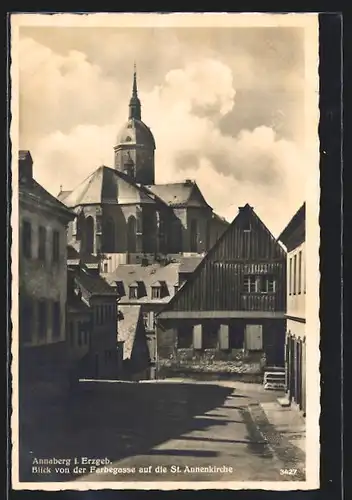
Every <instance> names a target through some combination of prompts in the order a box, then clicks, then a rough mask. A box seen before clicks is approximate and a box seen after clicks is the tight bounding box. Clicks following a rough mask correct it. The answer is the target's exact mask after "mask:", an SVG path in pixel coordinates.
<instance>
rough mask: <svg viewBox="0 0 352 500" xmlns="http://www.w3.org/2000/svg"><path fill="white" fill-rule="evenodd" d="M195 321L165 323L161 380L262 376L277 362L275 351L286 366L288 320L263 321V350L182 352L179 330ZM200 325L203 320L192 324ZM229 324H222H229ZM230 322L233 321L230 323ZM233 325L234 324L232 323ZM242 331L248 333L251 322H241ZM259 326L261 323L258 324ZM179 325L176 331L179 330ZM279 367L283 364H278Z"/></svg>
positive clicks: (160, 341)
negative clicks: (196, 375) (167, 376)
mask: <svg viewBox="0 0 352 500" xmlns="http://www.w3.org/2000/svg"><path fill="white" fill-rule="evenodd" d="M190 321H191V320H168V321H165V320H164V321H163V323H162V325H161V324H160V322H159V324H158V327H157V367H158V373H159V376H161V375H163V374H165V373H169V372H170V373H173V372H179V373H181V372H184V373H185V372H190V373H196V372H197V373H224V374H232V375H234V374H244V373H247V374H262V372H263V368H264V367H265V366H266V365H267V364H276V363H274V362H273V360H274V359H275V356H273V351H274V352H275V354H276V357H277V356H278V355H277V353H279V358H280V359H281V354H280V353H281V351H282V366H283V365H284V342H285V322H284V320H263V350H262V351H246V350H245V349H244V348H237V349H232V348H230V349H226V350H221V349H220V348H219V347H217V348H212V349H194V348H193V346H191V347H189V348H178V346H177V326H179V327H180V326H181V325H182V324H183V323H186V322H187V323H189V322H190ZM192 321H193V322H195V323H199V320H198V321H196V320H192ZM226 321H227V320H225V319H223V320H221V323H224V322H225V323H226ZM228 321H230V320H228ZM231 321H232V322H233V321H234V320H231ZM237 322H238V326H239V329H240V330H241V329H242V331H243V332H244V328H245V324H246V323H247V322H248V320H242V319H238V320H237ZM256 322H257V321H256ZM175 325H176V327H175ZM278 364H279V363H278Z"/></svg>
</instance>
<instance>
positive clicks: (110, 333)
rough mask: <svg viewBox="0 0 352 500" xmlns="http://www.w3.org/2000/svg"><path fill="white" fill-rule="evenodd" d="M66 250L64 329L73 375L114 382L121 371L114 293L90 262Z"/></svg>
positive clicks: (115, 295)
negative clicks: (66, 274) (73, 364)
mask: <svg viewBox="0 0 352 500" xmlns="http://www.w3.org/2000/svg"><path fill="white" fill-rule="evenodd" d="M74 256H75V250H74V249H73V248H71V247H69V257H70V259H69V260H68V274H69V280H68V286H69V290H68V303H67V328H68V339H67V340H68V346H69V352H70V355H71V358H72V359H74V360H75V361H76V365H75V375H76V377H80V378H94V379H102V378H108V379H116V378H119V376H120V373H121V368H122V352H120V350H119V346H118V343H117V299H118V296H117V293H116V290H115V289H114V288H113V287H111V286H110V285H109V284H108V283H107V282H106V281H105V280H104V278H102V277H101V276H100V275H99V268H98V267H97V266H96V265H95V263H94V259H89V258H87V259H86V260H87V264H86V263H85V262H83V261H82V259H80V258H79V255H78V253H77V252H76V259H74Z"/></svg>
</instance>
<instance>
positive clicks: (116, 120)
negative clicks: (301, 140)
mask: <svg viewBox="0 0 352 500" xmlns="http://www.w3.org/2000/svg"><path fill="white" fill-rule="evenodd" d="M113 36H115V35H111V36H110V37H108V40H107V41H105V42H106V43H103V42H102V41H100V45H99V37H95V38H94V37H93V39H94V40H95V43H96V44H97V45H96V47H95V49H94V51H93V49H92V46H93V45H94V44H93V43H92V42H90V45H89V47H88V48H87V51H86V52H85V50H86V48H85V46H84V44H82V43H78V42H77V44H76V47H77V48H78V49H79V50H78V49H73V48H72V46H71V45H70V44H68V42H67V40H66V43H67V47H66V49H65V51H62V52H61V53H59V52H58V51H57V50H54V47H48V46H46V45H45V44H44V43H40V42H39V41H37V40H34V39H32V38H30V37H29V36H26V37H24V38H23V39H22V40H21V42H20V44H21V45H20V89H21V90H20V98H21V102H20V104H21V106H20V109H21V116H20V135H21V147H22V148H28V149H30V150H31V151H32V154H33V158H34V161H35V175H36V177H37V179H38V181H39V182H41V183H42V184H43V185H44V186H45V187H46V188H47V189H48V190H49V191H51V192H52V193H53V194H54V195H56V194H57V193H58V191H59V187H60V185H63V189H72V188H73V187H74V186H75V185H77V184H79V183H80V182H81V181H82V180H83V179H84V178H85V177H87V176H88V175H89V174H90V173H91V172H92V171H94V169H95V168H97V166H99V165H101V164H103V163H104V164H107V165H109V166H112V164H113V146H114V145H115V140H116V136H117V133H118V131H119V128H120V127H121V126H122V125H123V123H124V121H126V119H127V112H128V100H129V96H130V88H131V87H130V86H131V73H128V74H126V72H127V70H126V71H125V72H121V78H116V74H115V72H114V71H113V72H112V73H110V74H109V72H108V71H107V67H106V61H109V64H111V60H112V58H113V57H114V56H113V53H114V51H113V49H112V46H111V44H110V42H111V37H113ZM121 36H122V35H121ZM126 37H127V35H126V34H124V35H123V37H122V38H123V40H124V43H125V45H124V46H125V49H124V50H122V49H121V47H122V46H121V45H120V50H118V51H117V52H118V55H117V56H116V60H118V61H120V66H119V67H121V68H124V67H128V66H131V58H132V56H133V50H132V47H133V48H134V49H135V48H136V47H137V48H138V47H139V46H140V47H139V48H140V50H141V51H142V45H143V44H141V43H140V42H141V40H142V38H141V39H139V42H138V43H136V44H135V45H134V44H131V41H130V42H129V43H127V42H128V37H127V38H126ZM160 37H161V35H160V36H159V35H158V36H156V38H157V39H158V40H159V41H160ZM78 39H79V37H77V40H78ZM119 40H120V42H121V37H120V39H119ZM151 40H152V39H151ZM108 42H109V43H108ZM153 43H154V44H156V41H155V40H154V42H153ZM126 44H127V45H126ZM143 47H145V45H144V46H143ZM181 47H182V43H181V41H180V39H179V38H178V37H177V36H176V35H173V37H171V39H170V50H169V53H168V47H162V49H161V51H160V57H161V60H162V61H164V62H165V61H167V64H166V62H165V64H164V66H163V64H162V63H161V62H160V61H158V63H156V66H157V71H156V72H155V74H153V72H150V74H149V75H148V78H147V80H148V82H149V84H148V85H144V79H143V80H142V81H139V89H140V90H139V94H140V98H141V101H142V118H143V120H144V121H145V123H146V124H147V125H148V126H150V127H151V130H152V132H153V134H154V136H155V140H156V147H157V149H156V179H157V182H159V183H160V182H173V181H179V180H182V179H185V178H194V179H196V181H197V182H198V184H199V186H200V188H201V189H202V190H203V192H204V195H205V197H206V199H207V200H208V202H209V203H210V204H211V205H212V206H213V207H214V209H215V210H216V211H217V212H219V213H220V215H223V216H226V217H227V218H228V219H229V220H232V218H233V217H234V216H235V215H236V213H237V207H238V206H240V205H242V204H244V203H247V202H248V203H250V204H251V205H253V206H254V208H255V210H256V211H258V214H259V215H260V213H261V214H263V220H264V222H265V223H267V224H268V225H269V228H270V229H271V230H272V231H274V232H275V231H276V232H278V231H280V230H281V229H282V227H283V226H284V225H285V224H286V222H287V220H288V217H289V216H290V215H291V214H292V213H294V212H295V211H296V209H297V206H298V204H299V203H300V202H301V191H302V186H300V183H299V181H300V179H301V175H303V172H304V161H303V159H302V158H301V153H300V150H299V146H298V145H297V143H295V142H294V141H293V140H291V139H289V138H287V137H285V136H284V135H283V134H280V135H278V131H277V130H275V119H276V120H277V121H278V122H280V121H281V120H282V119H284V120H285V121H289V120H290V118H291V115H290V114H287V112H286V113H285V112H284V111H281V105H280V107H279V108H274V111H273V110H272V109H271V110H270V113H269V114H268V113H267V111H266V110H267V108H266V107H265V106H267V104H268V103H267V102H265V103H263V106H262V108H261V107H260V106H261V103H260V100H258V102H256V103H255V106H256V107H258V112H257V116H260V114H261V109H262V110H263V109H264V110H265V113H267V115H265V116H266V117H267V118H266V119H261V120H260V122H259V123H258V122H257V123H256V124H255V126H253V127H250V126H249V124H248V122H246V120H245V119H244V117H243V114H242V113H243V110H246V109H248V110H249V109H250V110H251V112H252V114H253V116H255V115H256V107H253V105H252V101H248V102H245V99H246V97H245V94H244V93H243V92H242V91H241V92H237V83H238V82H239V85H240V87H241V86H242V87H243V85H244V83H245V84H246V85H248V86H249V87H250V88H251V89H253V86H254V85H255V83H256V82H257V85H258V89H260V87H261V82H258V80H257V79H256V70H257V68H256V64H255V62H256V63H257V65H260V59H255V58H254V56H253V55H252V56H250V55H248V56H247V57H246V54H245V52H244V51H242V52H241V51H240V49H239V48H238V47H237V49H236V50H237V52H241V58H239V59H238V61H237V62H238V64H239V66H237V70H236V71H234V70H233V64H234V63H233V60H234V59H233V58H231V57H227V59H226V57H225V55H224V54H221V57H218V56H219V54H218V53H216V51H212V50H210V49H209V47H208V48H207V50H206V51H203V53H202V52H199V53H198V52H197V51H196V50H195V46H192V47H190V49H189V51H188V52H187V53H185V52H180V51H181ZM99 50H100V51H101V59H100V60H99V58H98V55H97V53H98V52H99ZM236 50H235V52H236ZM144 52H145V51H144ZM147 52H148V51H147ZM149 52H151V51H149ZM149 52H148V53H149ZM92 54H93V55H94V57H93V56H92ZM182 54H184V56H183V57H181V56H182ZM167 55H169V58H168V59H167ZM153 57H154V59H157V54H154V55H153ZM146 60H149V59H148V58H146V59H144V63H145V61H146ZM269 60H270V64H271V65H273V60H272V58H269ZM99 61H100V62H99ZM246 62H247V64H246ZM239 67H241V68H243V75H242V80H241V81H239V80H240V71H239ZM261 74H263V72H262V73H261ZM286 77H287V78H290V76H289V75H286ZM271 78H272V75H268V79H269V80H270V79H271ZM266 85H267V86H268V85H269V83H268V82H266ZM268 95H269V94H268ZM274 95H275V93H274V92H272V93H271V94H270V96H271V97H272V98H273V96H274ZM280 99H281V101H282V100H284V99H283V97H282V94H281V95H280ZM264 104H265V105H264ZM239 109H240V110H241V112H239V111H238V110H239ZM277 109H279V112H278V111H277ZM262 113H264V111H262ZM275 113H276V114H275ZM224 120H227V124H226V127H225V129H224V127H223V126H222V124H223V121H224ZM273 120H274V122H273ZM252 121H253V118H252ZM241 123H246V126H245V128H243V126H242V127H241ZM292 186H295V187H296V189H292ZM280 204H282V205H280ZM280 206H282V208H279V209H278V207H280Z"/></svg>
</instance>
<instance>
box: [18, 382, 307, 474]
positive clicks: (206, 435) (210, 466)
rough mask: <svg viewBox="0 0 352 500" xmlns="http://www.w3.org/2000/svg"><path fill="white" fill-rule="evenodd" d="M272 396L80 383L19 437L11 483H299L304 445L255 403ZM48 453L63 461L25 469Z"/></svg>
mask: <svg viewBox="0 0 352 500" xmlns="http://www.w3.org/2000/svg"><path fill="white" fill-rule="evenodd" d="M277 396H278V394H277V393H275V392H273V391H264V390H263V388H262V386H260V385H257V384H243V383H239V382H225V381H224V382H213V383H210V382H192V381H184V380H172V381H171V380H170V381H159V382H150V383H108V382H92V383H88V382H86V383H84V384H83V385H82V389H81V392H80V395H79V396H77V398H76V400H75V401H73V402H72V403H71V404H70V405H68V406H67V407H66V410H65V412H64V409H61V412H59V410H58V409H56V411H54V410H53V415H52V416H51V418H49V419H48V421H49V422H50V424H49V425H48V426H45V427H44V426H43V427H41V429H40V430H39V429H37V430H36V431H35V434H34V433H33V434H32V435H35V436H36V438H35V442H30V440H27V443H26V444H24V446H23V452H22V457H21V458H22V460H21V465H22V468H21V474H22V479H21V480H24V481H72V480H76V481H86V482H87V481H89V482H93V481H94V482H95V481H143V482H144V481H218V480H222V481H283V480H304V466H305V464H304V452H303V451H302V450H301V449H300V448H299V447H297V446H295V444H293V443H292V442H290V443H289V442H288V440H287V437H286V438H285V437H284V435H283V434H282V433H280V432H279V431H276V430H275V427H273V426H270V423H269V422H268V421H267V420H265V414H264V411H263V409H262V406H261V405H263V406H264V407H265V405H269V407H270V408H271V410H272V411H273V407H274V406H273V405H275V401H276V397H277ZM270 405H271V406H270ZM263 414H264V415H263ZM268 426H269V427H268ZM269 428H270V432H271V433H268V429H269ZM301 432H302V433H303V430H302V429H301ZM302 435H303V434H302ZM268 437H269V439H268ZM29 439H30V438H29ZM54 457H55V458H56V459H59V458H61V459H71V466H70V467H69V468H68V470H65V468H64V467H61V466H60V471H59V472H55V466H50V465H49V468H48V469H43V471H45V472H39V473H36V474H32V473H31V471H33V470H32V467H33V460H34V459H48V460H50V459H52V458H54ZM75 458H76V464H78V465H77V467H76V469H75V471H74V467H73V464H74V459H75ZM97 459H98V460H99V459H100V460H101V459H103V462H102V463H101V464H99V462H96V463H95V462H94V461H95V460H97ZM104 459H107V462H108V463H104ZM87 460H88V461H87ZM202 468H203V469H202ZM288 469H292V470H295V471H296V472H294V473H293V475H291V476H290V475H287V470H288ZM38 470H39V469H38ZM58 470H59V468H58ZM124 472H125V473H124Z"/></svg>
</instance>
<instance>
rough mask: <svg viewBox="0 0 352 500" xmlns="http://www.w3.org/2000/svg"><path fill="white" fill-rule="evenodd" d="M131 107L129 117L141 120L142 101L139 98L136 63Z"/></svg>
mask: <svg viewBox="0 0 352 500" xmlns="http://www.w3.org/2000/svg"><path fill="white" fill-rule="evenodd" d="M129 108H130V112H129V119H132V118H134V119H135V120H141V101H140V100H139V98H138V90H137V68H136V63H134V65H133V84H132V97H131V99H130V104H129Z"/></svg>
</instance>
